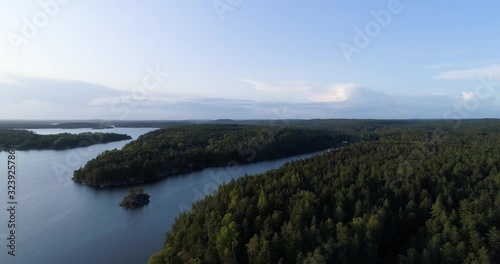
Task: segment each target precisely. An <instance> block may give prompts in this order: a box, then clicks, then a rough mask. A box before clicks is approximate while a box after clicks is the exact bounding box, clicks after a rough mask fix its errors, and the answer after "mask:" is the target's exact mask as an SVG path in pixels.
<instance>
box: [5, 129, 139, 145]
mask: <svg viewBox="0 0 500 264" xmlns="http://www.w3.org/2000/svg"><path fill="white" fill-rule="evenodd" d="M130 139H132V137H131V136H129V135H125V134H116V133H90V132H87V133H80V134H70V133H61V134H57V135H39V134H36V133H35V132H33V131H29V130H16V129H0V150H7V149H16V150H48V149H50V150H65V149H72V148H79V147H88V146H91V145H96V144H105V143H109V142H115V141H122V140H130Z"/></svg>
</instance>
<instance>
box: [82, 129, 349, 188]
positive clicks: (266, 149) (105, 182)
mask: <svg viewBox="0 0 500 264" xmlns="http://www.w3.org/2000/svg"><path fill="white" fill-rule="evenodd" d="M347 139H348V137H347V136H346V135H343V134H338V133H335V132H331V131H320V130H312V129H305V128H280V127H271V126H242V125H208V124H204V125H184V126H178V127H172V128H166V129H160V130H156V131H152V132H149V133H147V134H144V135H142V136H141V137H140V138H139V139H138V140H136V141H133V142H131V143H129V144H127V145H126V146H125V147H124V148H123V149H122V150H112V151H106V152H104V153H103V154H101V155H99V156H98V157H97V158H95V159H93V160H91V161H89V162H88V163H87V164H86V165H85V167H83V168H80V169H78V170H76V171H75V172H74V177H73V180H74V181H75V182H79V183H83V184H86V185H90V186H95V187H109V186H117V185H127V184H136V183H143V182H151V181H155V180H158V179H161V178H165V177H169V176H172V175H178V174H183V173H189V172H193V171H198V170H202V169H205V168H208V167H216V166H225V165H227V163H228V162H236V163H238V164H245V163H251V162H257V161H263V160H271V159H276V158H282V157H287V156H293V155H298V154H303V153H309V152H314V151H320V150H325V149H328V148H332V147H334V146H337V145H338V144H340V143H341V142H343V141H345V140H347Z"/></svg>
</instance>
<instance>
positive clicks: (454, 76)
mask: <svg viewBox="0 0 500 264" xmlns="http://www.w3.org/2000/svg"><path fill="white" fill-rule="evenodd" d="M486 77H487V78H492V79H496V80H498V79H500V65H491V66H487V67H481V68H474V69H466V70H455V71H445V72H441V73H439V74H438V75H436V76H435V77H434V78H436V79H442V80H477V79H479V78H486Z"/></svg>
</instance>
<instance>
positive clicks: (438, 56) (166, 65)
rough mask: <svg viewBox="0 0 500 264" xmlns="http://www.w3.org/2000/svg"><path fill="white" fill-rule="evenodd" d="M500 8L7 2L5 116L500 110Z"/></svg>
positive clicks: (332, 2) (1, 56)
mask: <svg viewBox="0 0 500 264" xmlns="http://www.w3.org/2000/svg"><path fill="white" fill-rule="evenodd" d="M498 10H500V2H498V1H481V2H472V1H460V0H458V1H457V0H455V1H451V0H440V1H424V0H401V1H398V0H373V1H366V0H363V1H361V0H345V1H344V0H316V1H299V0H286V1H285V0H272V1H269V0H198V1H189V0H188V1H186V0H144V1H132V0H122V1H102V0H101V1H97V0H85V1H84V0H36V1H32V0H23V1H9V0H0V120H9V119H112V120H142V119H147V120H153V119H155V120H156V119H163V120H164V119H173V120H178V119H220V118H231V119H284V118H286V119H299V118H301V119H309V118H377V119H389V118H397V119H404V118H494V117H500V100H499V95H500V49H499V47H500V31H499V30H498V27H499V26H500V16H498Z"/></svg>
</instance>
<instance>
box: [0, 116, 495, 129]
mask: <svg viewBox="0 0 500 264" xmlns="http://www.w3.org/2000/svg"><path fill="white" fill-rule="evenodd" d="M483 121H488V122H500V119H496V118H484V119H461V120H454V119H272V120H268V119H249V120H245V119H242V120H233V119H215V120H203V119H200V120H0V128H13V129H57V128H59V129H81V128H90V129H110V128H113V127H128V128H167V127H172V126H180V125H193V124H226V125H267V126H290V127H304V126H313V127H316V128H325V129H328V130H331V129H339V130H345V129H349V130H353V129H354V130H355V129H356V128H358V129H359V128H361V127H362V128H363V130H369V127H372V128H376V127H394V126H405V125H413V126H415V125H419V124H427V125H429V124H431V125H432V124H436V125H438V126H447V125H453V126H455V125H457V124H470V123H477V122H483Z"/></svg>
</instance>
